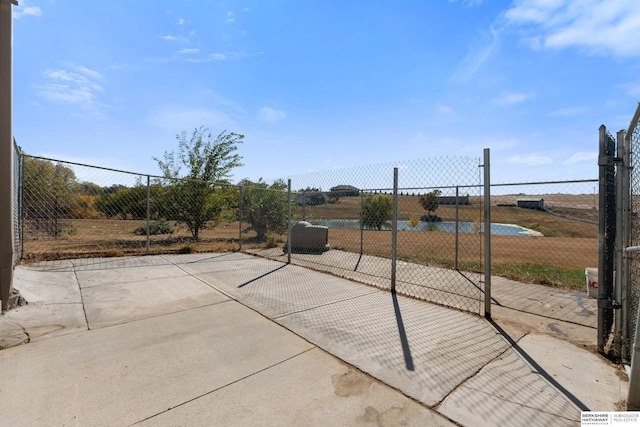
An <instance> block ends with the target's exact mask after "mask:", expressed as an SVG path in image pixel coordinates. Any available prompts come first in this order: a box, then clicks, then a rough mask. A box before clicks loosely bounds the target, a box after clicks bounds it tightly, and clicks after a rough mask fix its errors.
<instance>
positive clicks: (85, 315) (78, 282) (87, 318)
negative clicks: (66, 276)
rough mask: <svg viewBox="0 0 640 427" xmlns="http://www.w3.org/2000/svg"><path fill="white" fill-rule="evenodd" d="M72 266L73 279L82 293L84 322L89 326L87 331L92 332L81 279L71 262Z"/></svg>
mask: <svg viewBox="0 0 640 427" xmlns="http://www.w3.org/2000/svg"><path fill="white" fill-rule="evenodd" d="M71 266H72V267H73V277H75V279H76V284H77V285H78V292H79V293H80V302H81V303H82V312H83V313H84V321H85V323H86V325H87V330H89V331H90V330H91V325H89V317H87V308H86V306H85V304H84V295H83V294H82V286H81V285H80V279H78V271H77V270H76V265H75V263H74V262H73V261H71Z"/></svg>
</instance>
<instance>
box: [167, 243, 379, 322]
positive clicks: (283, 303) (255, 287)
mask: <svg viewBox="0 0 640 427" xmlns="http://www.w3.org/2000/svg"><path fill="white" fill-rule="evenodd" d="M245 257H246V255H245ZM251 258H254V257H249V260H251ZM179 266H180V267H181V268H183V269H185V270H186V271H189V272H190V273H191V274H193V275H195V276H196V277H198V278H199V279H201V280H203V281H205V282H207V283H209V284H211V285H212V286H214V287H215V288H217V289H220V290H222V291H224V292H225V293H226V294H229V295H232V296H233V297H234V298H237V299H238V300H240V301H242V303H243V304H246V305H247V306H249V307H252V308H255V309H256V310H259V311H260V312H261V313H262V314H264V315H265V316H268V317H269V318H272V319H273V318H277V317H280V316H284V315H287V314H289V313H294V312H298V311H303V310H307V309H309V308H313V307H317V306H321V305H326V304H332V303H335V302H338V301H343V300H348V299H350V298H355V297H358V296H361V295H367V294H371V293H374V292H379V291H378V290H376V289H373V288H370V287H367V286H362V285H359V284H355V283H351V282H346V281H345V280H343V279H340V278H338V277H333V276H328V275H322V274H318V273H317V272H315V271H312V270H309V269H306V268H302V267H299V266H295V265H286V264H282V263H280V262H276V261H271V260H267V259H263V258H255V261H254V262H247V260H246V258H244V259H234V260H231V261H228V262H227V266H226V267H225V268H223V269H221V268H220V265H216V266H213V267H209V266H208V265H207V263H206V262H203V263H190V264H179Z"/></svg>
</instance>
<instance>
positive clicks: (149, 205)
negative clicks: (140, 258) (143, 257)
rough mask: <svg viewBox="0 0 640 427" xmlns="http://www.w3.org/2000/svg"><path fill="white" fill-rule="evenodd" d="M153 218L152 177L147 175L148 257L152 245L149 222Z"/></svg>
mask: <svg viewBox="0 0 640 427" xmlns="http://www.w3.org/2000/svg"><path fill="white" fill-rule="evenodd" d="M150 217H151V176H149V175H147V255H149V246H150V245H151V230H150V229H149V221H150V219H151V218H150Z"/></svg>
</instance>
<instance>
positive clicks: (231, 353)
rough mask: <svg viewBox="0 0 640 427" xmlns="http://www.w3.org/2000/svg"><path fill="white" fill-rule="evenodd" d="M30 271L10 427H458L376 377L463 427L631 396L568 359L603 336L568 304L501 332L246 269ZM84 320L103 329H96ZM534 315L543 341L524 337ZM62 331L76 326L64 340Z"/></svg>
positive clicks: (9, 399)
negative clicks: (304, 426) (382, 426)
mask: <svg viewBox="0 0 640 427" xmlns="http://www.w3.org/2000/svg"><path fill="white" fill-rule="evenodd" d="M330 252H331V251H330ZM285 259H286V256H285ZM402 268H404V267H402ZM29 269H30V271H29V272H23V271H17V272H18V273H20V274H23V273H24V274H25V276H24V277H25V283H28V284H27V287H29V286H31V288H29V289H30V291H28V292H31V297H32V298H34V300H37V302H36V303H32V304H29V305H28V306H25V307H21V308H19V309H18V310H14V311H10V312H8V313H6V314H5V315H4V316H3V317H2V322H0V334H2V335H3V336H2V337H0V345H2V342H4V341H3V338H4V337H5V335H6V337H8V338H7V339H8V340H9V341H10V339H15V340H16V341H17V342H19V341H20V339H21V337H22V338H23V337H24V335H25V334H26V335H27V336H29V334H27V331H28V330H29V329H30V330H31V331H32V332H33V333H34V336H36V337H38V336H39V337H40V338H39V339H36V340H35V341H36V342H31V343H30V344H28V345H26V346H20V347H15V348H10V349H5V350H2V351H1V352H0V375H1V376H2V378H3V381H2V383H0V393H1V394H2V395H3V396H4V397H6V399H4V400H3V399H0V411H2V413H4V414H10V416H11V417H13V418H11V419H9V420H7V422H8V423H13V424H34V423H35V424H37V423H42V422H43V418H42V417H43V416H46V417H47V418H46V420H47V423H49V424H71V425H84V424H94V425H102V424H109V425H112V424H131V423H135V422H141V421H144V422H145V423H149V424H167V423H168V424H184V423H185V422H183V421H182V420H187V419H188V420H189V421H190V422H191V423H193V424H211V423H212V422H215V423H216V424H237V423H235V422H234V421H237V420H241V421H243V422H245V423H247V424H256V423H259V424H269V423H271V424H273V425H276V424H282V423H285V424H286V423H289V424H299V421H300V420H302V421H303V422H304V423H307V421H309V423H318V424H325V422H324V421H327V422H326V424H332V425H333V424H343V425H347V424H348V425H351V424H353V423H356V424H358V423H363V424H367V423H370V424H371V423H374V422H378V423H384V422H390V423H392V424H397V423H402V422H404V421H406V422H407V423H408V424H409V425H418V424H420V422H421V421H425V422H424V423H423V424H426V425H430V424H436V425H440V423H443V425H446V424H447V423H448V420H447V419H446V418H442V417H438V416H434V415H433V414H432V413H429V412H424V411H421V410H419V409H420V405H419V404H418V403H417V402H415V401H411V400H402V399H401V398H400V397H398V396H399V395H396V394H393V393H395V392H393V393H391V394H389V393H390V392H391V390H389V389H388V388H386V387H385V386H384V385H383V384H382V383H378V382H377V381H376V380H373V379H372V378H370V377H368V376H367V375H365V374H367V373H368V374H370V375H372V376H374V377H375V378H377V379H379V380H381V381H383V382H384V383H386V384H389V385H391V386H392V387H395V388H397V389H399V390H401V391H402V392H403V393H405V394H406V395H408V396H411V397H413V398H414V399H416V400H418V401H420V402H423V403H424V404H425V405H426V406H428V407H431V408H433V409H437V410H438V411H439V412H440V413H441V414H443V415H444V416H446V417H449V418H450V419H451V420H453V421H455V422H456V423H460V424H462V425H516V426H518V425H531V423H532V421H535V424H540V425H576V423H578V422H579V411H580V408H587V407H589V408H591V406H590V405H594V407H595V408H597V409H598V410H614V409H615V403H616V402H617V400H616V399H618V398H619V397H620V396H621V395H622V398H624V396H625V394H626V388H625V386H626V382H625V381H624V378H620V377H619V376H618V375H617V374H618V372H617V371H616V369H615V368H613V367H612V366H611V365H610V364H609V363H608V362H607V361H605V360H603V359H601V358H600V357H599V356H597V355H594V354H591V353H589V352H588V351H586V350H585V349H587V348H589V347H588V345H581V346H578V347H576V346H574V345H571V344H568V343H567V342H564V341H567V340H575V339H576V334H577V333H582V332H584V331H585V330H586V331H589V330H591V327H590V326H587V325H585V324H584V322H582V323H579V322H577V321H576V319H578V318H579V317H580V316H582V315H583V314H584V313H586V318H588V317H589V316H590V314H589V313H588V311H589V308H588V306H587V305H585V306H584V310H583V309H581V308H580V307H578V308H576V307H570V303H571V301H570V299H566V303H565V302H563V300H562V298H564V297H565V296H566V295H565V294H562V293H559V294H558V295H555V296H554V295H547V296H545V298H547V297H550V298H552V299H553V298H555V299H554V301H555V302H554V303H553V304H550V307H543V311H542V312H541V313H542V314H540V313H537V314H536V313H529V312H526V311H524V310H530V311H532V312H534V311H536V310H537V311H540V310H538V308H539V307H540V305H541V301H542V299H540V298H542V294H540V298H538V296H534V297H532V298H531V299H530V301H528V302H527V301H524V302H523V303H522V304H524V305H522V306H521V307H519V308H518V307H515V308H510V307H506V306H502V307H499V306H497V305H494V308H495V309H496V310H495V312H494V317H496V318H498V317H500V316H502V319H498V320H497V321H496V322H495V323H493V324H492V323H490V322H487V321H486V320H485V319H483V318H480V317H478V316H474V315H470V314H468V313H464V312H460V311H456V310H451V309H448V308H444V307H441V306H436V305H432V304H428V303H425V302H424V301H419V300H415V299H411V298H406V297H402V296H397V297H394V296H393V295H391V294H390V293H388V292H386V291H381V290H379V289H378V288H375V287H370V286H365V285H362V284H358V283H354V282H351V281H349V280H344V279H341V278H338V277H335V276H328V275H325V274H322V273H319V272H317V271H311V270H308V269H304V268H301V267H299V266H294V265H288V266H286V265H284V264H282V263H281V262H278V261H274V260H269V259H261V258H258V257H255V256H250V255H246V254H239V253H229V254H187V255H179V256H154V257H133V258H111V259H94V260H73V261H70V262H55V263H49V264H47V263H42V264H39V265H38V266H37V268H35V269H34V268H32V266H30V267H29ZM416 271H417V270H416ZM421 271H422V270H421ZM423 272H424V271H423ZM36 273H37V274H36ZM39 274H46V275H47V276H46V277H45V276H39ZM403 274H404V273H403ZM48 275H51V276H50V277H58V278H61V279H63V281H65V283H66V281H70V282H71V285H69V284H68V283H67V284H66V285H64V286H62V287H58V285H56V284H54V285H51V283H52V282H57V280H58V279H55V280H54V279H51V278H49V276H48ZM76 277H77V279H78V280H79V283H78V280H76ZM376 280H378V279H376ZM205 282H206V283H205ZM65 286H66V287H65ZM213 288H215V289H213ZM64 289H66V291H65V290H64ZM80 289H82V293H80ZM505 289H507V290H508V288H505ZM518 291H519V292H520V291H522V289H518ZM41 292H42V293H41ZM65 292H66V293H65ZM74 293H75V294H74ZM67 294H68V295H67ZM536 295H537V294H536ZM78 296H81V298H80V302H74V301H75V299H77V297H78ZM56 299H57V300H62V301H65V299H66V301H67V302H65V303H62V304H60V303H56V302H55V300H56ZM234 300H237V301H238V302H240V303H242V304H244V305H246V306H247V307H242V306H240V305H239V304H238V302H236V301H234ZM515 300H517V298H515V299H514V301H515ZM83 303H84V305H83ZM203 304H204V306H203ZM514 304H515V303H514ZM565 304H567V306H566V307H565ZM542 305H543V306H544V304H542ZM561 306H562V307H561ZM234 307H235V308H234ZM248 307H250V308H251V309H250V308H248ZM498 308H499V309H498ZM565 308H566V310H565ZM23 309H25V310H23ZM252 309H253V310H255V311H253V310H252ZM521 309H522V310H521ZM545 309H547V310H548V311H547V312H544V310H545ZM21 310H22V311H21ZM37 310H41V312H37ZM65 310H68V311H65ZM84 310H86V312H87V318H89V319H90V320H89V321H90V324H91V325H92V327H94V326H95V327H99V329H96V330H91V331H88V330H83V329H81V328H86V320H85V318H84ZM178 310H180V311H178ZM563 310H565V311H563ZM581 310H583V311H582V312H581ZM256 311H257V312H259V313H261V314H262V315H260V314H258V313H256ZM20 313H22V314H20ZM510 313H512V314H513V315H509V314H510ZM557 313H560V315H557V316H556V314H557ZM80 314H81V316H80ZM7 315H9V316H16V317H15V318H14V319H11V317H7ZM20 316H22V318H20ZM65 316H66V317H65ZM263 316H266V317H269V318H271V319H274V320H276V321H277V322H278V323H280V324H281V325H283V326H285V327H286V328H288V329H290V330H291V331H294V332H295V333H297V334H299V335H300V336H301V337H303V338H306V339H307V340H308V341H305V340H304V339H301V338H300V337H297V336H293V335H291V333H290V332H288V331H286V330H285V329H283V328H282V327H281V326H278V325H276V324H274V323H272V322H270V321H269V320H268V319H267V318H266V317H263ZM521 316H524V318H526V319H525V320H527V321H528V322H530V323H531V324H528V325H524V327H523V326H522V325H520V324H519V323H520V322H521V321H522V319H521ZM571 316H573V320H568V321H563V320H559V319H555V318H554V317H566V318H570V317H571ZM36 317H37V318H36ZM16 319H19V321H17V320H16ZM59 319H62V321H60V320H59ZM505 319H506V320H505ZM14 320H16V321H14ZM47 321H49V323H47ZM30 322H33V323H30ZM82 322H84V323H82ZM58 323H60V324H64V325H65V326H64V327H63V328H62V329H60V330H56V328H57V326H56V325H58ZM525 323H526V322H525ZM24 325H27V327H26V328H25V327H23V326H24ZM73 325H76V326H73ZM109 325H111V326H109ZM532 325H533V326H532ZM74 327H77V329H73V328H74ZM47 328H48V329H47ZM21 330H22V332H21ZM535 330H541V331H544V332H546V333H548V332H549V331H551V332H554V333H555V334H556V335H557V334H558V333H562V334H565V336H562V340H557V339H551V337H550V336H545V335H536V334H531V333H530V332H531V331H535ZM558 331H559V332H558ZM5 332H6V334H5ZM70 332H76V333H70ZM21 334H22V335H21ZM56 334H62V335H58V336H56ZM65 334H66V335H65ZM585 335H588V334H585ZM54 336H55V339H45V338H49V337H54ZM309 341H310V342H309ZM572 342H574V341H572ZM314 344H315V345H317V346H319V347H321V348H323V349H324V350H327V351H329V352H331V353H332V354H334V355H336V356H338V357H339V358H340V359H342V360H344V361H345V362H346V363H348V364H351V366H355V367H357V368H358V369H360V370H362V371H363V372H364V373H363V372H359V371H358V369H353V368H349V366H348V365H344V364H342V363H340V362H338V361H336V360H335V359H334V358H333V357H331V356H330V355H329V354H326V353H323V352H322V351H320V350H319V349H316V348H314ZM558 355H563V357H558ZM565 356H566V357H565ZM603 366H604V368H603ZM577 371H579V373H576V372H577ZM575 377H581V378H578V379H576V378H575ZM329 378H331V381H329ZM363 384H364V385H363ZM367 384H368V385H367ZM377 386H380V387H381V388H382V389H385V390H381V391H378V390H377ZM363 390H366V391H363ZM26 395H28V396H33V398H32V399H28V400H27V401H25V400H26V399H24V396H26ZM347 395H348V396H347ZM593 395H596V396H597V398H594V396H593ZM602 396H606V397H605V398H602ZM405 399H406V398H405ZM280 402H283V403H282V405H280ZM287 402H288V406H286V405H285V404H284V403H287ZM414 405H417V406H414ZM283 407H285V408H295V409H294V410H291V409H289V411H286V410H282V408H283ZM212 408H214V409H215V411H212ZM298 408H300V410H298ZM314 408H316V409H317V411H313V409H314ZM422 409H425V407H423V408H422ZM425 410H426V409H425ZM307 411H308V412H307ZM327 412H329V414H327ZM74 417H75V418H74ZM388 417H391V418H388ZM50 420H52V421H51V422H49V421H50ZM3 421H4V420H3ZM280 421H281V422H280Z"/></svg>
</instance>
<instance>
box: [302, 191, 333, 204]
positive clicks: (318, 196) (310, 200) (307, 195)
mask: <svg viewBox="0 0 640 427" xmlns="http://www.w3.org/2000/svg"><path fill="white" fill-rule="evenodd" d="M295 201H296V203H297V204H299V205H307V206H314V205H324V204H325V203H327V196H325V195H324V193H321V192H320V191H303V192H302V193H297V194H296V197H295Z"/></svg>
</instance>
